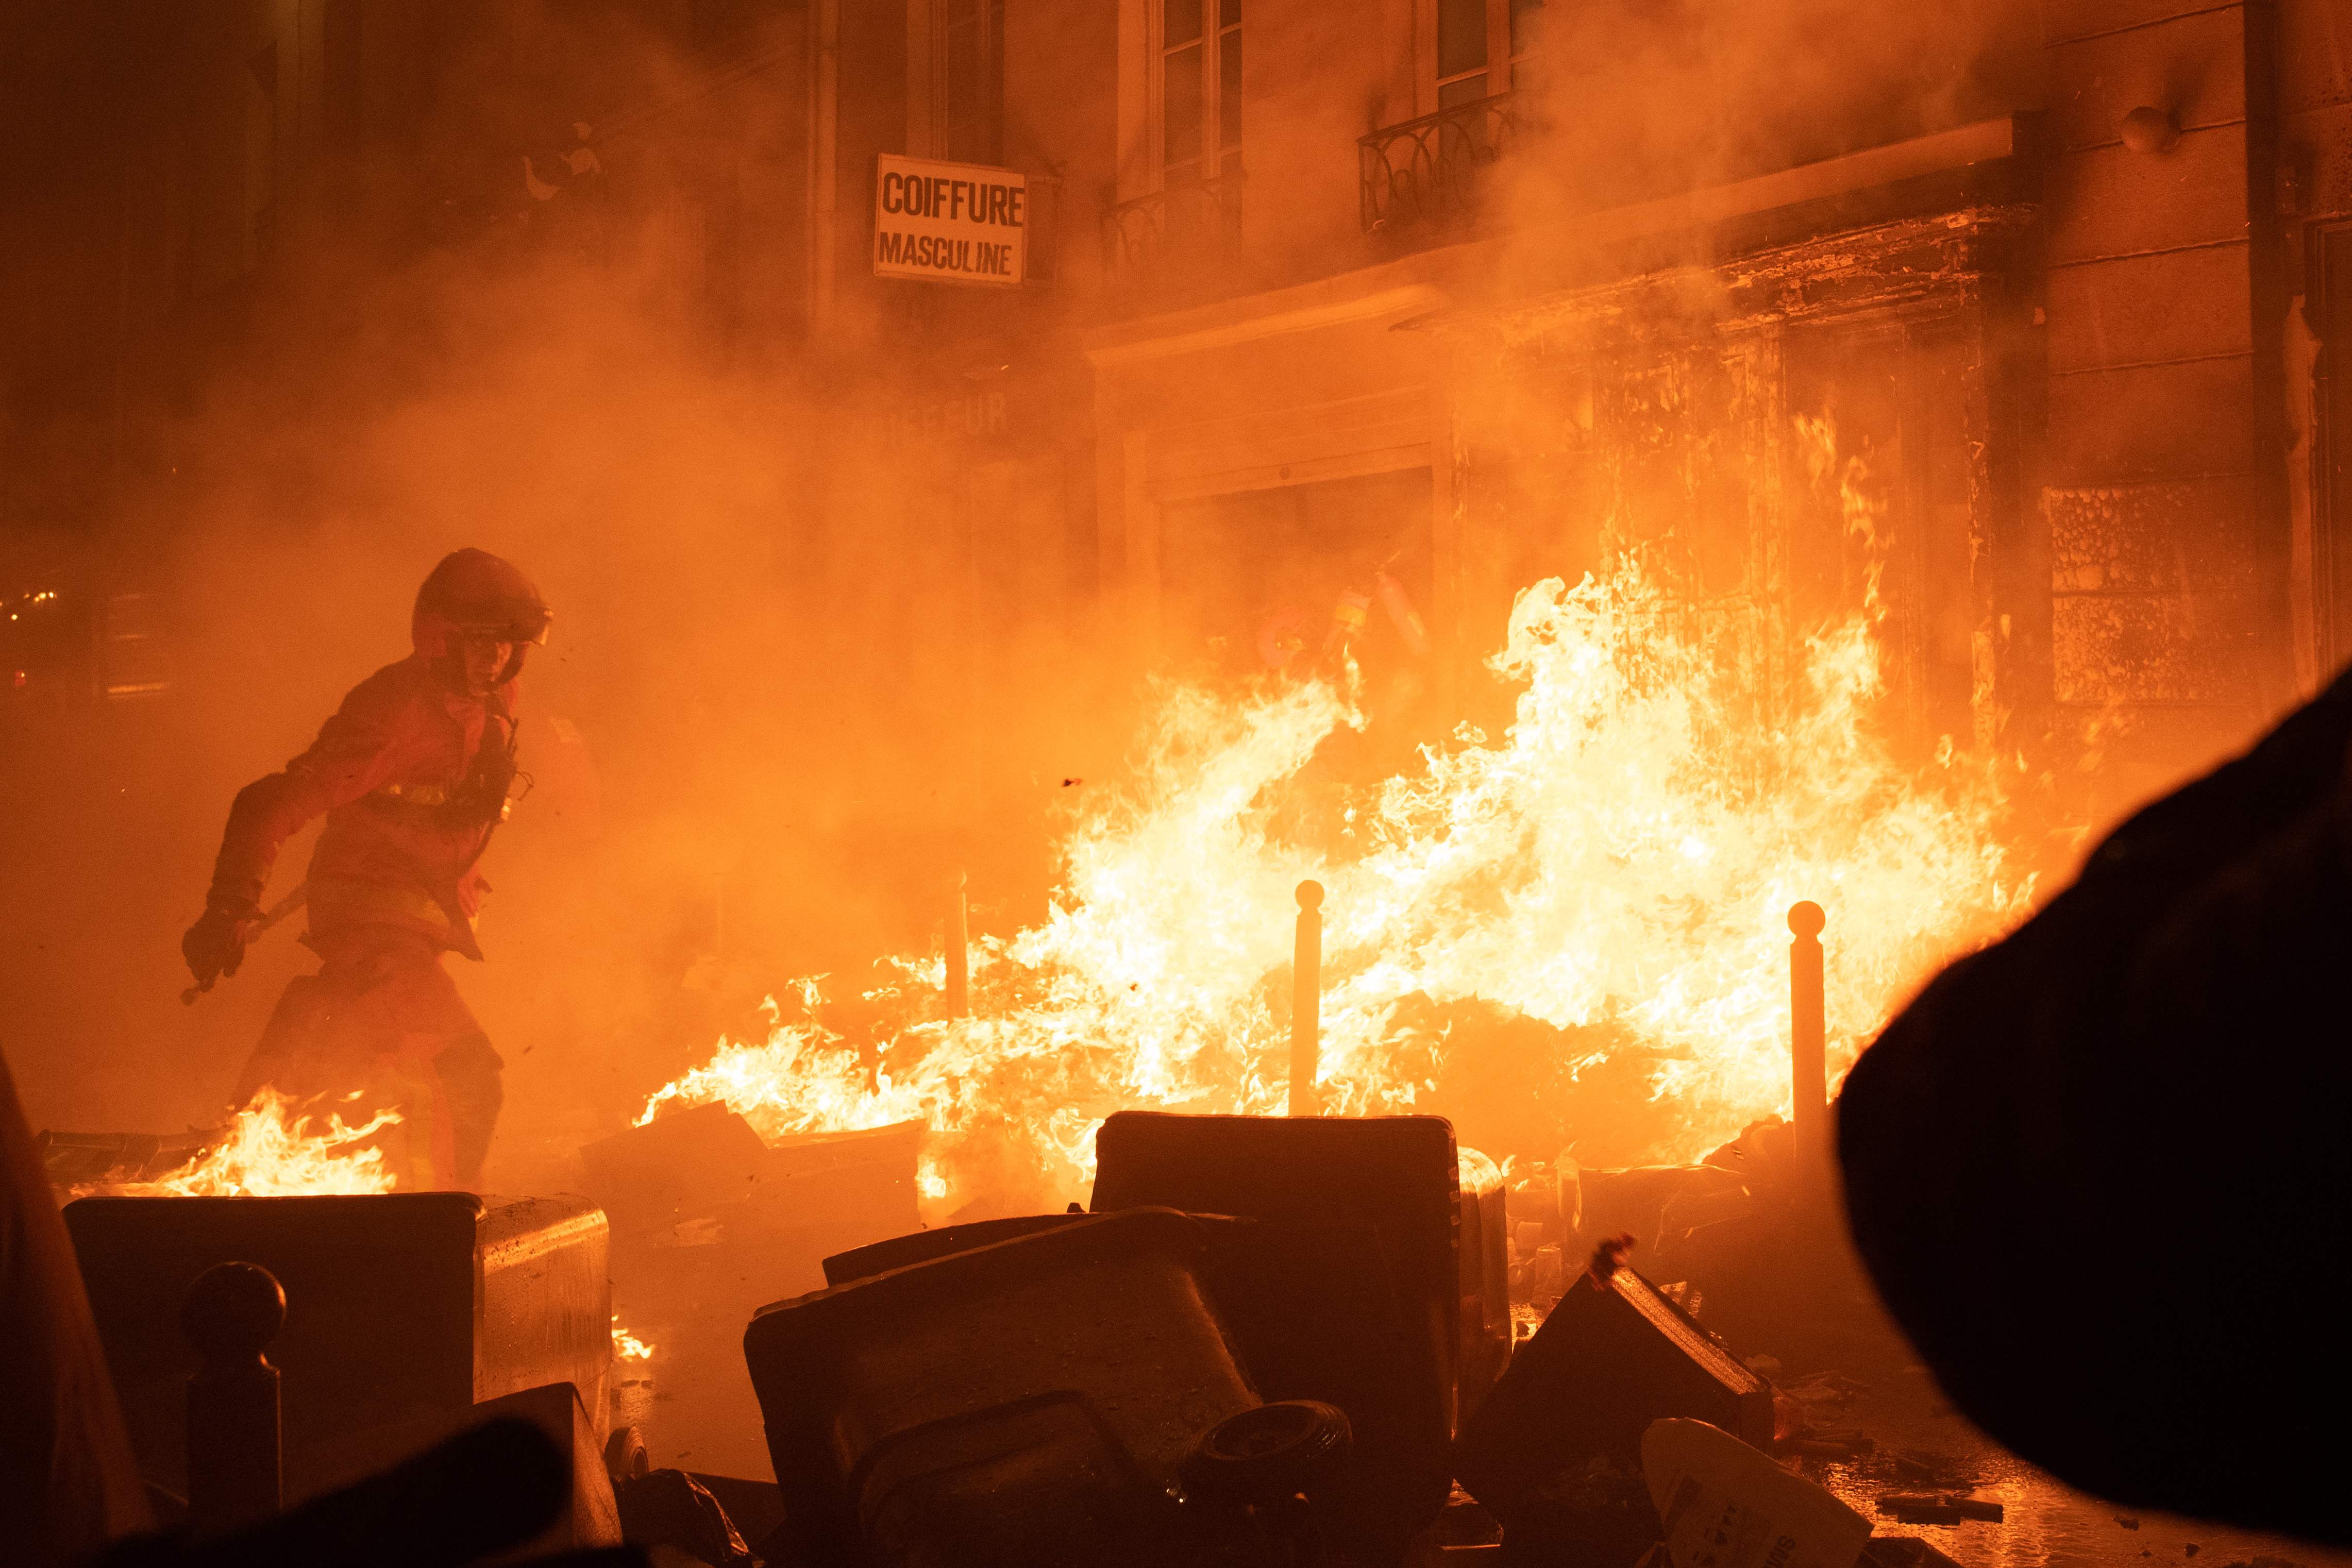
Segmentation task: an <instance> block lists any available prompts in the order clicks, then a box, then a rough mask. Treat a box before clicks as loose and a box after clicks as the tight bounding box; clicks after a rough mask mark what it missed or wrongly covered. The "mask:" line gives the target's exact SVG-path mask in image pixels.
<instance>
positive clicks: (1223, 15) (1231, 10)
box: [1217, 0, 1542, 27]
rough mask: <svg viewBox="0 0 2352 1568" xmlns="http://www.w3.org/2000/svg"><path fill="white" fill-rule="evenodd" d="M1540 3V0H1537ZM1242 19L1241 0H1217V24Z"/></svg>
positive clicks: (1236, 22)
mask: <svg viewBox="0 0 2352 1568" xmlns="http://www.w3.org/2000/svg"><path fill="white" fill-rule="evenodd" d="M1537 3H1538V4H1541V3H1542V0H1537ZM1241 21H1242V0H1217V26H1220V27H1238V26H1241Z"/></svg>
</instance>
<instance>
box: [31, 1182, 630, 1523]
mask: <svg viewBox="0 0 2352 1568" xmlns="http://www.w3.org/2000/svg"><path fill="white" fill-rule="evenodd" d="M65 1223H66V1230H67V1233H68V1235H70V1236H71V1237H72V1238H73V1244H74V1252H75V1256H76V1258H77V1259H78V1260H79V1263H80V1266H81V1273H82V1279H83V1280H84V1281H85V1282H86V1284H87V1286H88V1289H89V1302H90V1312H91V1315H92V1316H93V1317H94V1318H95V1319H96V1320H97V1322H98V1332H99V1337H100V1339H101V1340H102V1341H103V1342H104V1343H105V1346H106V1359H107V1365H108V1369H109V1371H110V1373H111V1374H112V1375H113V1379H114V1386H115V1390H116V1393H117V1395H118V1396H119V1397H120V1398H121V1402H122V1414H123V1417H124V1420H125V1423H126V1424H127V1425H128V1426H129V1427H130V1429H131V1447H132V1448H133V1449H134V1450H135V1451H136V1452H137V1454H138V1456H139V1465H140V1469H141V1470H142V1473H144V1474H145V1475H146V1477H147V1479H149V1480H151V1481H153V1482H155V1483H156V1484H157V1485H160V1486H162V1487H163V1488H165V1489H166V1490H172V1491H179V1490H183V1489H184V1487H185V1485H186V1474H187V1469H186V1444H187V1426H186V1389H187V1381H188V1376H189V1375H190V1374H191V1373H193V1372H194V1370H195V1369H196V1355H195V1352H194V1349H193V1348H191V1347H190V1346H189V1344H188V1343H187V1341H186V1340H185V1338H184V1336H183V1335H182V1333H181V1332H180V1326H179V1322H180V1317H179V1314H180V1306H181V1301H182V1300H183V1299H184V1296H185V1295H186V1293H187V1289H188V1285H189V1282H190V1281H193V1280H194V1279H195V1278H196V1277H197V1276H198V1275H200V1274H202V1273H204V1272H205V1270H207V1269H210V1268H211V1267H213V1266H214V1265H215V1264H217V1263H224V1262H229V1261H232V1260H242V1261H246V1262H251V1263H257V1264H259V1265H261V1266H262V1267H263V1268H265V1269H267V1270H269V1271H270V1273H272V1274H274V1275H276V1276H277V1278H278V1281H280V1282H281V1283H282V1284H283V1285H284V1287H285V1291H286V1303H287V1304H286V1327H285V1330H284V1332H282V1333H280V1334H279V1335H278V1337H277V1339H276V1340H274V1341H273V1342H272V1343H271V1344H270V1346H269V1359H270V1361H271V1363H272V1364H275V1365H276V1366H278V1368H279V1370H280V1371H281V1373H282V1374H283V1383H282V1387H283V1395H282V1406H281V1408H282V1412H283V1415H282V1420H283V1432H284V1445H285V1481H286V1497H287V1500H288V1501H289V1502H293V1501H296V1500H300V1499H301V1498H304V1497H307V1496H310V1495H311V1494H312V1493H314V1492H315V1491H317V1490H319V1489H320V1487H321V1486H323V1485H327V1484H339V1483H340V1482H341V1480H344V1479H350V1478H349V1476H348V1475H343V1474H335V1475H330V1474H329V1473H328V1471H329V1470H331V1468H332V1466H331V1460H330V1459H329V1458H328V1450H329V1449H330V1448H331V1447H332V1446H333V1445H336V1444H339V1443H341V1442H343V1441H345V1440H347V1439H350V1438H351V1437H352V1436H353V1435H354V1434H357V1433H361V1432H363V1431H366V1430H368V1429H369V1428H373V1427H385V1426H390V1425H393V1424H394V1423H399V1422H403V1421H408V1420H411V1419H413V1418H415V1417H417V1416H421V1415H425V1414H428V1413H431V1412H436V1411H439V1412H451V1411H457V1412H462V1411H466V1410H468V1409H470V1408H471V1407H472V1406H474V1405H475V1404H476V1403H477V1402H478V1401H480V1400H484V1399H493V1398H496V1397H498V1396H501V1395H507V1394H514V1393H519V1392H520V1391H521V1390H523V1389H528V1388H537V1387H540V1386H541V1385H547V1384H553V1383H567V1384H570V1385H572V1386H573V1387H574V1388H576V1389H577V1390H578V1391H579V1397H580V1400H581V1403H582V1405H583V1406H584V1407H585V1409H586V1410H587V1412H588V1418H589V1420H590V1423H591V1425H592V1427H593V1428H594V1432H595V1437H596V1440H597V1442H598V1444H599V1445H601V1444H602V1443H603V1441H604V1414H605V1394H606V1382H607V1379H608V1377H609V1375H610V1374H611V1369H612V1363H613V1337H612V1316H613V1307H612V1287H611V1285H610V1284H609V1282H608V1281H607V1279H606V1275H607V1272H608V1267H607V1259H608V1249H607V1247H606V1228H605V1223H604V1214H603V1212H602V1211H601V1210H599V1209H597V1208H596V1207H594V1206H593V1204H590V1203H589V1202H587V1201H586V1200H585V1199H583V1198H577V1197H527V1198H510V1197H477V1196H475V1195H474V1194H472V1193H467V1192H417V1193H375V1194H369V1195H365V1196H343V1197H85V1198H82V1199H79V1201H77V1202H74V1203H71V1204H68V1206H67V1207H66V1210H65Z"/></svg>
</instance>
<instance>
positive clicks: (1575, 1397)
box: [1454, 1247, 1772, 1539]
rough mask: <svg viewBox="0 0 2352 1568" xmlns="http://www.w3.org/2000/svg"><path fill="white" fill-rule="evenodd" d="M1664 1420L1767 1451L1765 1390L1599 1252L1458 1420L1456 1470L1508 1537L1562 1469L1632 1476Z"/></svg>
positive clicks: (1689, 1320) (1768, 1394) (1646, 1284)
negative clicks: (1490, 1388)
mask: <svg viewBox="0 0 2352 1568" xmlns="http://www.w3.org/2000/svg"><path fill="white" fill-rule="evenodd" d="M1672 1417H1687V1418H1689V1419H1693V1420H1697V1421H1704V1422H1706V1423H1708V1424H1710V1425H1711V1426H1714V1427H1718V1428H1720V1429H1721V1430H1723V1431H1726V1432H1728V1433H1730V1434H1731V1436H1732V1437H1736V1438H1738V1439H1741V1440H1743V1441H1745V1442H1747V1443H1748V1444H1750V1445H1752V1446H1754V1447H1755V1448H1759V1449H1766V1448H1770V1446H1771V1442H1772V1386H1771V1385H1770V1384H1769V1383H1766V1382H1765V1381H1764V1380H1763V1379H1762V1378H1760V1377H1759V1376H1758V1375H1756V1374H1755V1373H1753V1372H1751V1371H1749V1370H1748V1367H1747V1366H1746V1365H1745V1364H1742V1363H1741V1362H1740V1361H1739V1359H1738V1357H1737V1356H1735V1355H1733V1354H1731V1352H1730V1351H1728V1350H1727V1349H1726V1348H1725V1347H1724V1345H1723V1343H1722V1342H1721V1341H1719V1340H1717V1338H1716V1337H1715V1336H1714V1335H1713V1334H1711V1333H1708V1332H1707V1331H1706V1329H1705V1328H1703V1327H1701V1326H1700V1325H1699V1322H1698V1320H1697V1319H1696V1318H1694V1317H1692V1316H1691V1315H1690V1314H1689V1313H1688V1312H1685V1311H1683V1309H1682V1308H1681V1307H1679V1306H1677V1305H1675V1302H1673V1301H1669V1300H1668V1299H1667V1298H1666V1297H1665V1296H1664V1295H1662V1294H1660V1293H1659V1291H1658V1288H1657V1287H1656V1286H1654V1285H1653V1284H1651V1283H1650V1281H1647V1280H1645V1279H1643V1277H1642V1276H1641V1275H1639V1274H1637V1273H1635V1272H1634V1271H1633V1270H1631V1269H1628V1268H1625V1267H1623V1266H1622V1262H1621V1261H1619V1258H1618V1255H1616V1254H1615V1253H1614V1252H1613V1251H1612V1249H1609V1248H1607V1247H1604V1248H1603V1249H1601V1253H1600V1254H1599V1255H1598V1256H1596V1258H1595V1260H1594V1262H1593V1266H1592V1267H1591V1269H1590V1270H1587V1271H1586V1272H1585V1273H1584V1274H1583V1275H1581V1276H1580V1277H1579V1278H1578V1280H1577V1281H1575V1283H1573V1284H1572V1285H1570V1287H1569V1289H1568V1291H1567V1292H1566V1293H1565V1294H1563V1295H1562V1296H1561V1297H1560V1299H1559V1305H1557V1306H1555V1307H1553V1308H1552V1310H1551V1313H1550V1315H1549V1316H1548V1317H1547V1318H1545V1319H1544V1323H1543V1327H1542V1328H1540V1329H1538V1331H1537V1332H1536V1335H1535V1337H1534V1338H1533V1339H1531V1340H1529V1341H1528V1343H1526V1344H1524V1345H1522V1346H1520V1347H1519V1350H1518V1353H1517V1354H1516V1355H1514V1356H1512V1358H1511V1364H1510V1368H1509V1370H1508V1371H1507V1372H1505V1373H1504V1375H1503V1379H1502V1381H1501V1382H1500V1383H1498V1384H1496V1385H1495V1390H1494V1392H1493V1393H1491V1394H1489V1395H1488V1396H1486V1403H1485V1404H1483V1405H1481V1406H1479V1407H1478V1410H1477V1413H1476V1414H1475V1416H1472V1417H1471V1419H1470V1420H1469V1421H1468V1422H1467V1423H1465V1426H1464V1427H1463V1430H1462V1436H1461V1439H1460V1441H1459V1443H1458V1444H1457V1445H1456V1447H1457V1456H1456V1468H1455V1471H1454V1473H1455V1475H1456V1476H1458V1477H1459V1478H1460V1479H1461V1481H1462V1484H1463V1486H1464V1487H1465V1488H1466V1489H1467V1490H1469V1492H1470V1495H1471V1496H1473V1497H1475V1498H1476V1499H1477V1500H1479V1502H1481V1503H1482V1504H1484V1505H1485V1506H1486V1509H1487V1510H1488V1511H1491V1512H1492V1513H1493V1514H1494V1515H1495V1516H1496V1518H1497V1519H1500V1520H1501V1521H1503V1528H1504V1532H1505V1537H1506V1539H1507V1538H1508V1536H1509V1532H1510V1531H1511V1530H1512V1529H1513V1528H1514V1526H1515V1521H1525V1520H1527V1519H1528V1515H1529V1513H1530V1512H1531V1511H1539V1510H1540V1509H1541V1508H1542V1506H1543V1504H1542V1499H1543V1497H1544V1496H1545V1494H1546V1492H1547V1490H1548V1489H1551V1488H1553V1486H1554V1484H1555V1483H1556V1482H1557V1481H1558V1479H1559V1477H1560V1476H1562V1475H1563V1474H1567V1473H1572V1472H1576V1471H1579V1470H1582V1469H1586V1468H1588V1467H1590V1466H1591V1465H1593V1464H1595V1463H1596V1462H1598V1463H1601V1464H1605V1465H1608V1466H1611V1467H1613V1468H1614V1469H1617V1470H1618V1471H1620V1472H1621V1473H1624V1474H1629V1475H1630V1474H1633V1473H1636V1472H1637V1471H1638V1470H1639V1469H1640V1467H1641V1464H1642V1440H1643V1434H1644V1433H1646V1432H1647V1431H1649V1429H1650V1427H1651V1426H1652V1424H1653V1423H1654V1422H1658V1421H1662V1420H1666V1419H1669V1418H1672Z"/></svg>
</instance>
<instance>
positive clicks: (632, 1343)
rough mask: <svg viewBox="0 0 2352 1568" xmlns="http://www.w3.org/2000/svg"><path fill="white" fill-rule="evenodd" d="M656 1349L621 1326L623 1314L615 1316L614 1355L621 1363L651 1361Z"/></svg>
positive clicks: (615, 1314)
mask: <svg viewBox="0 0 2352 1568" xmlns="http://www.w3.org/2000/svg"><path fill="white" fill-rule="evenodd" d="M654 1349H655V1347H654V1346H653V1345H652V1344H651V1343H647V1342H646V1341H645V1340H641V1339H639V1338H638V1337H637V1336H636V1335H635V1334H633V1333H630V1332H629V1331H628V1330H626V1329H625V1328H623V1327H622V1326H621V1314H620V1313H618V1312H614V1314H613V1354H614V1358H615V1359H617V1360H621V1361H651V1360H652V1359H653V1358H654Z"/></svg>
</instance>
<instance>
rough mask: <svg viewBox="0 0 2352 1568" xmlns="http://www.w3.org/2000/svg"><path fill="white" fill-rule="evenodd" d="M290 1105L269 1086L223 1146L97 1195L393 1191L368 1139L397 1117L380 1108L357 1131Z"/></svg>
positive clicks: (238, 1118)
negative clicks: (153, 1176) (152, 1177)
mask: <svg viewBox="0 0 2352 1568" xmlns="http://www.w3.org/2000/svg"><path fill="white" fill-rule="evenodd" d="M291 1108H292V1102H290V1101H289V1100H288V1099H287V1098H286V1097H285V1096H284V1095H282V1094H279V1093H278V1092H277V1091H276V1090H274V1089H264V1090H262V1091H261V1092H259V1093H257V1094H256V1095H255V1096H254V1097H253V1101H252V1103H250V1104H248V1105H247V1106H246V1108H245V1109H244V1110H242V1111H239V1112H238V1113H236V1115H235V1116H234V1117H232V1118H231V1119H230V1122H229V1124H228V1127H227V1129H226V1131H225V1132H224V1133H223V1134H221V1137H220V1140H219V1141H218V1142H217V1143H215V1144H213V1145H210V1146H208V1147H207V1148H205V1150H204V1151H203V1152H202V1153H201V1154H199V1155H196V1157H195V1158H194V1159H193V1160H191V1161H189V1162H188V1164H186V1165H185V1166H182V1167H180V1169H178V1170H176V1171H173V1172H172V1173H171V1174H170V1175H168V1176H161V1177H158V1178H157V1179H156V1180H154V1181H145V1182H122V1183H116V1184H111V1185H102V1186H97V1187H94V1188H92V1189H91V1190H92V1191H96V1192H103V1193H106V1194H109V1195H112V1196H121V1197H320V1196H326V1195H331V1194H334V1195H341V1194H359V1193H377V1192H390V1191H392V1190H393V1187H394V1175H393V1172H392V1170H391V1168H390V1167H389V1166H387V1165H386V1164H385V1163H384V1156H383V1150H382V1149H381V1148H378V1147H376V1146H374V1145H371V1144H367V1143H365V1142H363V1140H365V1139H368V1138H370V1137H372V1136H373V1134H376V1133H378V1132H381V1131H382V1130H383V1129H384V1128H386V1127H389V1126H392V1125H394V1124H396V1123H397V1122H399V1120H400V1114H399V1113H398V1112H396V1111H380V1112H378V1113H376V1114H375V1115H374V1116H373V1117H371V1118H369V1119H368V1120H367V1121H366V1122H363V1123H362V1124H360V1125H358V1126H356V1127H353V1126H349V1125H346V1124H344V1121H343V1119H342V1117H341V1116H340V1115H338V1114H335V1113H332V1112H330V1113H328V1115H327V1117H326V1120H325V1122H324V1123H323V1124H322V1123H320V1122H319V1121H317V1120H315V1119H313V1118H311V1117H309V1116H304V1117H301V1118H300V1119H299V1120H298V1119H296V1118H295V1117H294V1115H293V1114H292V1113H291ZM76 1190H77V1192H79V1190H80V1189H79V1188H77V1189H76Z"/></svg>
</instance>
